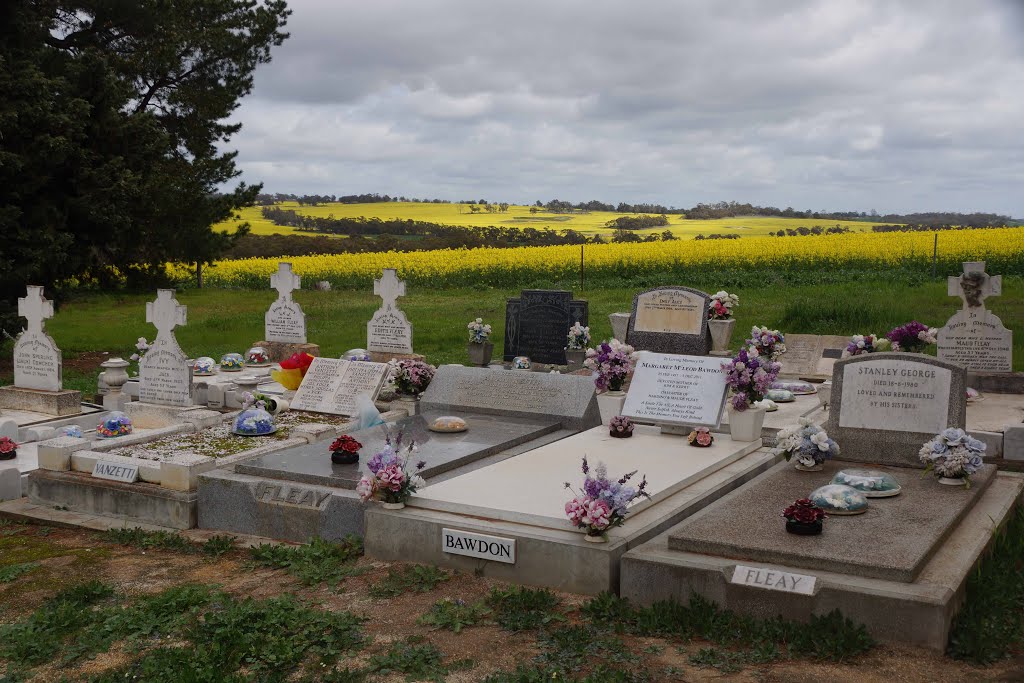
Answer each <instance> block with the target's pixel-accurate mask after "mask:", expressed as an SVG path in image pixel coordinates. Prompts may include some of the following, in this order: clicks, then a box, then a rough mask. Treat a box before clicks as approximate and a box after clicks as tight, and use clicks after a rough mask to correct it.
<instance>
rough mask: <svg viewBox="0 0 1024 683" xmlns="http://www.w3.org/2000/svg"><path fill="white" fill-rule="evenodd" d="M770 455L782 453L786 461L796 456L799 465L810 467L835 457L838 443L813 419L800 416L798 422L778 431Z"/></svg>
mask: <svg viewBox="0 0 1024 683" xmlns="http://www.w3.org/2000/svg"><path fill="white" fill-rule="evenodd" d="M772 455H784V456H785V457H786V461H787V462H789V461H790V460H791V459H793V458H796V462H797V465H798V466H799V467H801V468H803V469H811V468H816V467H817V466H819V465H821V464H822V463H824V462H825V461H826V460H828V459H830V458H835V457H837V456H838V455H839V444H837V443H836V442H835V441H834V440H833V439H831V438H830V437H829V435H828V434H827V433H826V432H825V430H824V429H822V428H821V427H819V426H818V425H816V424H814V421H813V420H810V419H808V418H806V417H802V418H800V422H799V423H797V424H795V425H790V426H788V427H785V428H784V429H782V430H780V431H779V434H778V440H777V441H776V446H775V448H774V449H773V450H772Z"/></svg>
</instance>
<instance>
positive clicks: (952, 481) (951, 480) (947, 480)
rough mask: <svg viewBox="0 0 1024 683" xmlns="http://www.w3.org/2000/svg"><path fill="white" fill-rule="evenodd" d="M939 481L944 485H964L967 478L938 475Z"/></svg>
mask: <svg viewBox="0 0 1024 683" xmlns="http://www.w3.org/2000/svg"><path fill="white" fill-rule="evenodd" d="M939 483H940V484H945V485H946V486H964V485H965V484H966V483H967V480H966V479H964V478H963V477H939Z"/></svg>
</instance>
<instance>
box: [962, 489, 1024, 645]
mask: <svg viewBox="0 0 1024 683" xmlns="http://www.w3.org/2000/svg"><path fill="white" fill-rule="evenodd" d="M1022 567H1024V508H1020V507H1018V508H1017V511H1016V513H1015V514H1014V515H1013V516H1012V517H1011V518H1010V521H1009V523H1008V524H1007V525H1006V526H1005V527H1004V528H1003V530H1002V531H1000V532H999V533H998V534H997V535H996V538H995V541H994V542H993V544H992V553H991V555H989V556H988V557H986V558H985V559H984V560H982V562H981V564H980V565H979V566H978V568H977V569H976V570H975V571H974V572H972V573H971V575H970V576H969V577H968V579H967V599H966V601H965V603H964V607H963V609H962V610H961V611H960V614H958V615H957V617H956V620H955V621H954V622H953V628H952V630H951V631H950V634H949V647H948V653H949V655H950V656H951V657H954V658H956V659H966V660H968V661H970V662H973V663H975V664H989V663H991V662H994V661H996V660H999V659H1002V658H1004V657H1007V656H1009V655H1010V653H1011V652H1013V651H1014V650H1018V649H1020V648H1021V647H1022V646H1024V619H1021V613H1022V612H1024V571H1021V569H1022Z"/></svg>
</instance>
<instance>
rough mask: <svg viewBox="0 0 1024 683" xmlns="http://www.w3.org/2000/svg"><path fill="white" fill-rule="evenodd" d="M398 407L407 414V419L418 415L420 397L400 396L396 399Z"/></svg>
mask: <svg viewBox="0 0 1024 683" xmlns="http://www.w3.org/2000/svg"><path fill="white" fill-rule="evenodd" d="M398 405H399V407H400V408H401V409H402V410H404V411H405V412H406V413H408V414H409V417H412V416H413V415H419V412H420V397H419V396H405V395H401V396H399V397H398Z"/></svg>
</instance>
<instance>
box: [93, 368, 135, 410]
mask: <svg viewBox="0 0 1024 683" xmlns="http://www.w3.org/2000/svg"><path fill="white" fill-rule="evenodd" d="M100 367H101V368H103V372H101V373H100V376H99V382H100V383H101V384H102V385H104V386H106V387H107V392H106V393H105V394H104V395H103V407H104V408H106V409H107V410H124V406H125V404H126V403H128V397H127V396H126V395H125V394H123V393H121V387H123V386H124V385H125V383H126V382H127V381H128V361H126V360H124V359H123V358H110V359H108V360H105V361H103V362H102V363H101V364H100Z"/></svg>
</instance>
